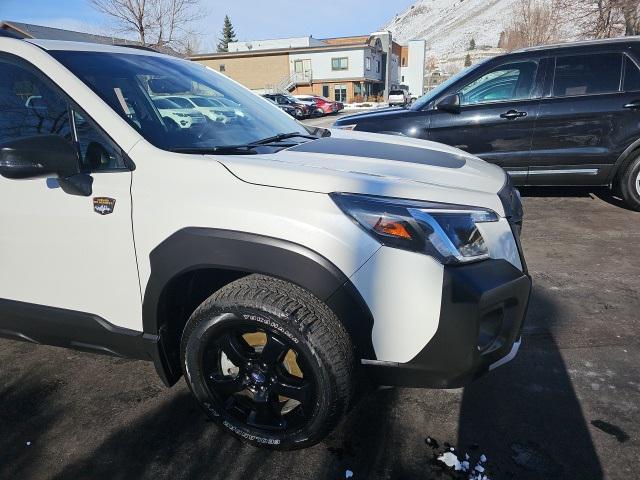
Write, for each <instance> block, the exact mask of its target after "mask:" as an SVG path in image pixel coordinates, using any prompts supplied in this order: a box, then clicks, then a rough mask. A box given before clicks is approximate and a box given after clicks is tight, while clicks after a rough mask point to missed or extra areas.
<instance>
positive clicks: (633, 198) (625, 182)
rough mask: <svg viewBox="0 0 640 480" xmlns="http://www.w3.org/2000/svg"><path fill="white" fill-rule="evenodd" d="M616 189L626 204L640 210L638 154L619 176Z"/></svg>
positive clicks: (639, 164)
mask: <svg viewBox="0 0 640 480" xmlns="http://www.w3.org/2000/svg"><path fill="white" fill-rule="evenodd" d="M618 189H619V191H620V195H622V198H623V200H624V201H625V203H626V204H627V206H629V207H630V208H631V209H633V210H636V211H640V155H639V156H636V158H635V159H634V160H632V161H631V162H630V163H629V165H628V166H627V168H626V170H625V171H624V173H623V174H622V176H621V177H620V181H619V183H618Z"/></svg>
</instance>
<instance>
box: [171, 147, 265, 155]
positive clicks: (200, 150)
mask: <svg viewBox="0 0 640 480" xmlns="http://www.w3.org/2000/svg"><path fill="white" fill-rule="evenodd" d="M170 150H171V151H172V152H176V153H195V154H199V155H205V154H207V153H210V154H220V155H255V154H256V152H255V151H254V150H253V147H252V146H251V145H229V146H225V145H222V146H219V147H179V148H172V149H170Z"/></svg>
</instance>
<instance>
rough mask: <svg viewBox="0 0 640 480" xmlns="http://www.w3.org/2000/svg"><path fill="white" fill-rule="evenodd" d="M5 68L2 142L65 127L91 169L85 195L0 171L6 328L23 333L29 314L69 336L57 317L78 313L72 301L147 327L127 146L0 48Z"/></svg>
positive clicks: (1, 301) (124, 323) (1, 312)
mask: <svg viewBox="0 0 640 480" xmlns="http://www.w3.org/2000/svg"><path fill="white" fill-rule="evenodd" d="M0 71H2V76H0V145H1V144H2V143H4V142H6V141H10V140H13V139H16V138H20V137H31V136H38V135H50V134H55V135H60V136H61V137H63V138H64V139H66V140H67V141H68V142H69V143H70V144H72V145H73V146H74V147H75V148H76V149H77V151H78V161H79V162H80V164H81V166H82V170H83V171H84V172H86V173H88V174H90V175H91V176H92V178H93V186H92V188H93V193H92V195H91V196H88V197H85V196H78V195H70V194H67V193H65V192H64V191H63V190H62V188H60V186H59V184H58V181H57V180H56V179H54V178H46V179H45V178H37V179H29V180H9V179H7V178H4V177H0V224H1V225H2V227H1V232H2V233H1V234H0V269H1V270H2V274H0V331H2V330H5V333H6V331H7V330H9V333H11V332H13V334H16V333H18V334H23V335H24V333H22V332H24V331H27V332H28V331H29V324H31V325H32V323H30V322H38V325H41V324H42V323H43V322H47V323H44V324H45V325H48V326H47V329H50V331H48V332H42V333H43V334H44V333H46V334H48V335H49V336H51V335H53V336H54V337H55V336H56V335H58V336H60V337H65V336H67V337H69V336H70V337H73V334H74V332H73V331H71V330H73V329H71V330H70V329H69V327H67V328H66V329H65V328H61V327H62V325H60V324H56V323H54V322H53V318H64V319H67V320H69V319H71V318H78V315H77V314H75V313H69V311H70V310H73V311H76V312H81V313H84V314H90V315H91V316H94V317H95V316H98V317H101V318H102V319H104V320H106V321H108V322H110V323H112V324H115V325H117V326H120V327H128V328H130V329H136V330H141V295H140V285H139V281H138V273H137V264H136V257H135V252H134V243H133V232H132V223H131V196H130V189H131V180H132V172H131V170H130V168H128V167H127V164H126V162H125V158H124V154H123V153H122V152H121V151H120V150H119V149H118V148H117V147H116V145H115V144H114V143H113V142H112V141H111V140H110V139H109V138H108V137H107V136H106V135H105V134H104V133H103V132H102V131H101V130H100V129H99V128H98V127H97V125H96V124H95V123H94V122H93V121H92V120H91V119H90V118H89V117H88V116H87V115H86V114H85V113H84V112H82V111H81V110H80V109H79V108H77V107H76V106H75V105H73V104H72V103H71V102H70V101H69V100H68V99H67V97H66V96H65V95H64V94H63V93H62V91H61V90H60V89H59V88H57V87H56V86H55V85H54V84H52V83H51V82H50V81H49V80H48V79H47V78H46V77H45V76H44V75H42V74H41V73H40V72H38V71H37V70H36V69H35V68H33V67H31V66H30V65H28V64H27V63H26V62H23V61H22V60H19V59H16V58H14V57H4V56H0ZM47 154H48V152H46V151H43V152H41V155H42V156H43V157H44V156H46V155H47ZM45 307H46V308H45ZM51 307H54V308H51ZM65 312H66V313H65ZM80 318H82V315H81V314H80ZM7 322H9V325H10V326H8V325H7ZM25 324H27V325H25ZM16 325H18V327H16ZM3 326H4V327H6V328H3ZM16 329H18V330H19V331H18V332H16ZM21 329H22V331H20V330H21ZM31 330H33V328H31Z"/></svg>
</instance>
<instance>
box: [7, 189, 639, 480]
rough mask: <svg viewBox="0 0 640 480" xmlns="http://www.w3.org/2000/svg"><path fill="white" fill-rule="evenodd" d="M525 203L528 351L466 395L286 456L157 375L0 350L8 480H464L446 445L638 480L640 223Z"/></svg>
mask: <svg viewBox="0 0 640 480" xmlns="http://www.w3.org/2000/svg"><path fill="white" fill-rule="evenodd" d="M524 194H525V199H524V204H525V211H526V212H525V213H526V223H525V228H524V232H523V243H524V248H525V251H526V254H527V260H528V263H529V268H530V271H531V274H532V276H533V279H534V293H533V298H532V301H531V308H530V311H529V315H528V318H527V324H526V328H525V331H524V344H523V348H522V350H521V352H520V354H519V355H518V357H517V358H516V359H515V360H514V361H513V362H512V363H511V364H509V365H507V366H505V367H503V368H500V369H499V370H497V371H495V372H492V373H491V374H490V375H488V376H486V377H484V378H482V379H481V380H479V381H477V382H476V383H474V384H472V385H470V386H468V387H467V388H464V389H457V390H450V391H429V390H414V389H385V390H379V391H376V392H374V393H372V394H371V395H370V396H368V397H366V398H364V399H363V400H362V401H361V402H360V403H359V404H358V405H357V406H356V407H355V408H354V409H353V411H352V412H351V414H350V415H349V416H348V418H347V419H346V420H345V421H344V422H343V424H342V425H341V426H340V427H339V428H338V430H337V431H336V432H335V433H333V434H332V435H331V437H330V438H329V439H328V440H326V441H325V442H323V443H321V444H319V445H317V446H315V447H313V448H310V449H308V450H305V451H298V452H286V453H274V452H269V451H264V450H257V449H255V448H252V447H249V446H246V445H244V444H243V443H241V442H240V441H238V440H236V439H234V438H232V437H230V436H228V435H226V434H223V433H222V432H221V431H220V430H218V429H217V428H216V427H215V426H213V425H212V424H211V423H210V422H208V421H207V419H206V417H205V415H204V414H203V413H201V411H200V410H199V409H198V407H197V406H196V403H195V401H194V400H192V399H191V397H190V395H189V393H188V391H187V388H186V387H185V385H184V383H183V382H182V381H181V382H180V383H179V384H178V385H176V386H175V387H174V388H172V389H170V390H168V389H165V388H164V387H163V386H162V385H161V383H160V381H159V380H158V379H157V378H156V376H155V373H154V369H153V367H152V365H150V364H147V363H144V362H138V361H130V360H123V359H117V358H111V357H101V356H93V355H91V354H85V353H78V352H73V351H70V350H64V349H60V348H53V347H38V346H34V345H30V344H27V343H19V342H15V341H10V340H0V364H1V365H2V369H1V370H0V432H1V433H2V434H1V435H0V478H3V479H4V478H6V479H32V478H37V479H44V478H54V479H80V478H91V479H110V480H115V479H138V478H149V479H154V480H155V479H159V478H170V479H183V478H185V479H186V478H220V479H247V478H256V479H289V478H300V479H338V478H344V475H345V471H346V470H347V469H349V470H351V471H353V473H354V477H353V478H355V479H377V478H380V479H429V478H436V479H449V478H462V477H455V476H454V475H453V474H452V473H450V471H447V470H445V469H444V468H443V467H442V466H441V464H439V463H438V462H435V461H434V453H435V452H441V451H442V450H443V449H444V448H445V442H448V443H449V444H451V445H453V446H456V447H458V448H459V450H460V451H461V452H465V451H467V452H468V453H469V454H470V455H471V457H472V460H473V459H477V458H478V457H479V456H480V455H481V454H484V455H486V457H487V459H488V462H487V464H486V473H487V474H488V475H489V476H490V478H491V479H505V478H506V479H555V478H567V479H580V480H587V479H600V478H607V479H620V480H622V479H624V480H628V479H631V478H637V477H638V466H637V459H638V457H639V456H640V411H639V409H640V376H639V375H638V365H639V364H640V296H639V293H638V284H639V281H640V255H638V253H637V249H638V245H639V244H640V214H638V213H634V212H630V211H628V210H625V209H624V208H623V207H621V206H620V205H619V204H618V202H617V201H616V200H615V199H611V198H609V197H608V196H606V195H603V194H601V193H598V192H595V194H594V193H589V192H585V191H580V190H578V191H573V190H568V189H562V190H528V191H524ZM428 436H429V437H432V438H433V439H435V440H436V441H437V442H438V444H439V449H435V448H432V446H430V445H427V444H426V443H425V438H426V437H428ZM432 444H433V442H432Z"/></svg>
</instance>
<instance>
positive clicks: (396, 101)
mask: <svg viewBox="0 0 640 480" xmlns="http://www.w3.org/2000/svg"><path fill="white" fill-rule="evenodd" d="M410 103H411V95H409V91H408V90H402V89H395V90H390V91H389V106H397V105H400V106H402V107H404V106H406V105H409V104H410Z"/></svg>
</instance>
